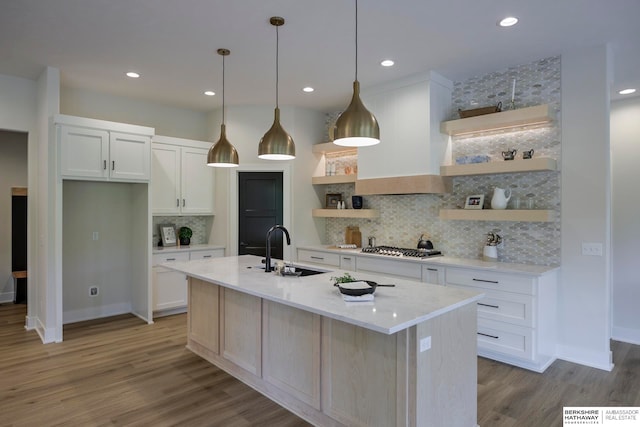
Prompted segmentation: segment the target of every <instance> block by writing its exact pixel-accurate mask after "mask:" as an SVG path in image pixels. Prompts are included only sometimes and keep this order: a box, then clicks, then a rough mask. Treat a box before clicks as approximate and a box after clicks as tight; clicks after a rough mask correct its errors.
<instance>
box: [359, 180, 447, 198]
mask: <svg viewBox="0 0 640 427" xmlns="http://www.w3.org/2000/svg"><path fill="white" fill-rule="evenodd" d="M452 187H453V185H452V179H451V178H448V177H442V176H440V175H413V176H397V177H390V178H369V179H358V180H357V181H356V189H355V194H357V195H359V196H366V195H371V194H443V193H451V190H452Z"/></svg>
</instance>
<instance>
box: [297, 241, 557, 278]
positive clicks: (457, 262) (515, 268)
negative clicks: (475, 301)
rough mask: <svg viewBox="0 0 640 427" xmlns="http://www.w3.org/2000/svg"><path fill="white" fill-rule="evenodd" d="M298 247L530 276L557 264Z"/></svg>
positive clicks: (327, 247)
mask: <svg viewBox="0 0 640 427" xmlns="http://www.w3.org/2000/svg"><path fill="white" fill-rule="evenodd" d="M298 249H306V250H311V251H321V252H329V253H337V254H350V255H357V256H366V257H374V258H383V259H391V260H394V261H403V262H414V263H419V264H426V263H428V264H434V265H441V266H443V267H462V268H477V269H479V270H493V271H499V272H502V273H515V274H526V275H530V276H542V275H544V274H547V273H550V272H553V271H556V270H558V269H559V268H560V267H559V266H557V265H551V266H549V265H533V264H515V263H508V262H487V261H482V260H479V259H467V258H453V257H448V256H435V257H430V258H415V257H392V256H388V255H378V254H371V253H367V252H362V248H357V249H339V248H337V247H335V246H323V245H317V246H298Z"/></svg>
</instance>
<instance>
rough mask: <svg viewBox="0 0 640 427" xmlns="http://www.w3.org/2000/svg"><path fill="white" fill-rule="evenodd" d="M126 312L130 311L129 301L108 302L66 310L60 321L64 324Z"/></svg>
mask: <svg viewBox="0 0 640 427" xmlns="http://www.w3.org/2000/svg"><path fill="white" fill-rule="evenodd" d="M126 313H131V303H119V304H109V305H101V306H99V307H89V308H81V309H78V310H68V311H65V312H64V313H63V314H62V323H63V324H64V325H66V324H68V323H76V322H83V321H85V320H93V319H100V318H103V317H110V316H117V315H119V314H126ZM145 321H146V319H145Z"/></svg>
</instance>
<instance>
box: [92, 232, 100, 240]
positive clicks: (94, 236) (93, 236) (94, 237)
mask: <svg viewBox="0 0 640 427" xmlns="http://www.w3.org/2000/svg"><path fill="white" fill-rule="evenodd" d="M99 237H100V235H99V234H98V232H97V231H94V232H93V234H92V235H91V238H92V239H93V240H98V238H99Z"/></svg>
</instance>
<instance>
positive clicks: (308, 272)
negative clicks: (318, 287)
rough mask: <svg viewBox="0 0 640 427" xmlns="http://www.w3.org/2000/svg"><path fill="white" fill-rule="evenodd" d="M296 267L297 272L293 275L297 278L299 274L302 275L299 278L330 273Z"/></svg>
mask: <svg viewBox="0 0 640 427" xmlns="http://www.w3.org/2000/svg"><path fill="white" fill-rule="evenodd" d="M294 267H295V268H296V272H295V273H293V275H295V276H298V273H300V274H299V276H301V277H304V276H313V275H316V274H322V273H329V271H326V270H312V269H310V268H305V267H297V266H294Z"/></svg>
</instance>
